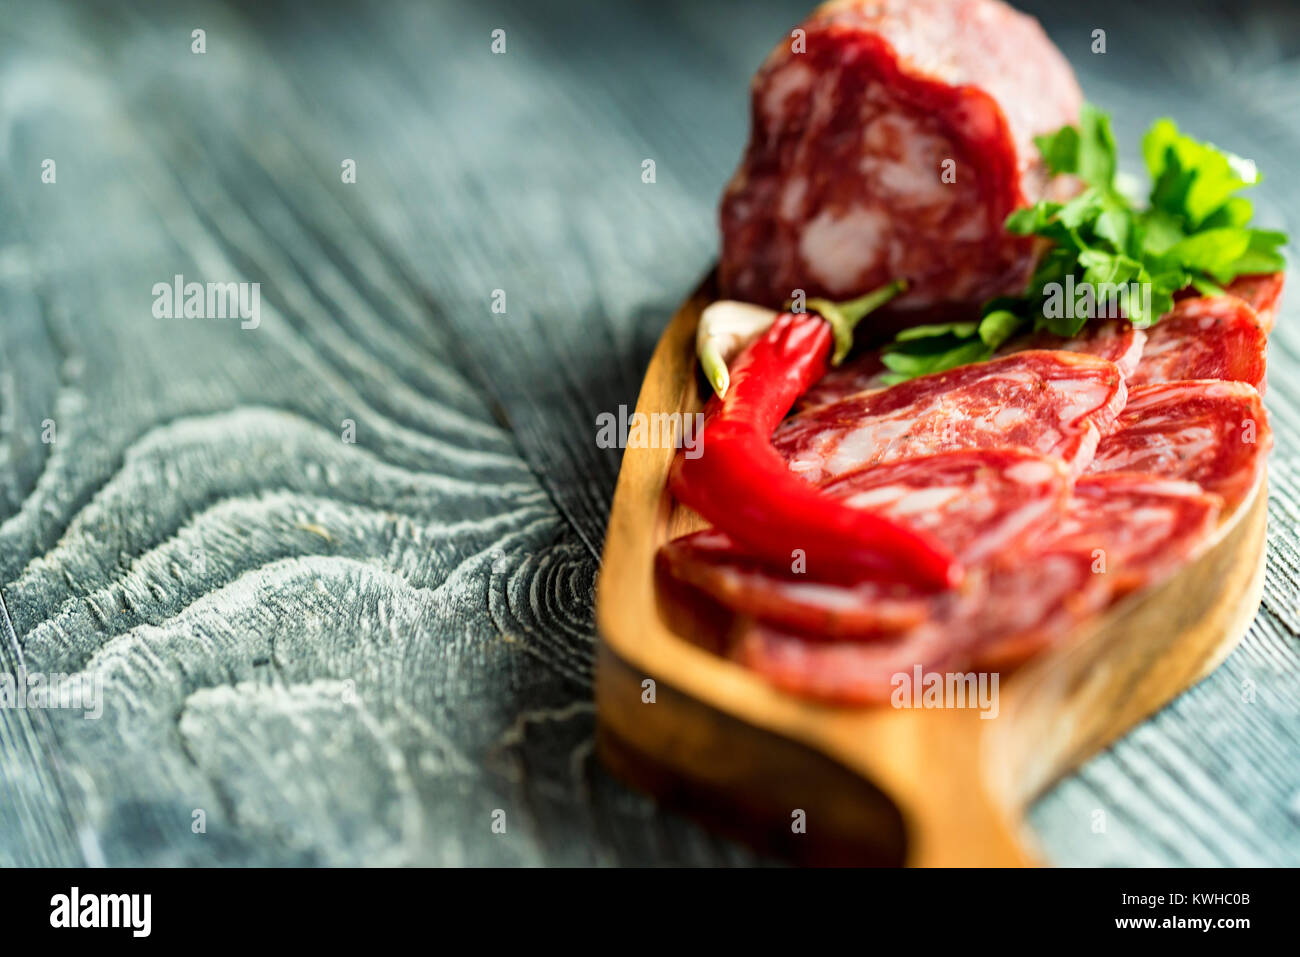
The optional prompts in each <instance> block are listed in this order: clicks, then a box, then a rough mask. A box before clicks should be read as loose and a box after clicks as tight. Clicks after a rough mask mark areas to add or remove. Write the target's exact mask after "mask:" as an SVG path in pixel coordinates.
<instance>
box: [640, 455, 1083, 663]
mask: <svg viewBox="0 0 1300 957" xmlns="http://www.w3.org/2000/svg"><path fill="white" fill-rule="evenodd" d="M1069 489H1070V477H1069V475H1068V473H1067V472H1066V470H1065V467H1064V465H1063V464H1062V463H1061V462H1060V461H1059V460H1058V459H1056V458H1053V457H1048V456H1041V455H1035V454H1033V453H1029V452H1022V451H1018V450H1014V449H1010V450H1005V449H1004V450H982V451H965V452H950V453H944V454H941V455H935V456H930V457H927V458H923V459H909V460H906V461H901V462H895V463H891V464H889V465H882V466H877V467H874V468H869V469H863V470H860V471H857V472H853V473H849V474H848V475H845V476H842V477H840V478H838V479H834V480H832V481H831V482H830V483H828V484H827V485H826V486H825V490H826V492H827V494H828V495H831V496H833V497H835V498H839V499H842V500H844V501H846V502H848V503H849V504H851V505H854V506H857V507H861V508H868V509H871V510H873V511H876V512H879V513H881V514H883V515H887V516H889V517H890V518H893V519H895V520H897V521H899V522H902V523H905V524H908V525H910V526H912V527H913V528H915V529H916V530H918V531H925V532H929V533H931V534H932V535H934V536H935V538H937V539H938V540H939V541H941V542H942V543H943V544H944V545H946V546H947V547H948V548H950V549H952V551H953V552H954V554H956V555H957V557H958V558H960V559H961V561H962V562H963V563H965V564H967V565H971V564H975V563H978V562H982V561H984V560H985V559H987V558H988V557H989V556H991V555H995V554H998V553H999V552H1002V551H1004V550H1007V549H1009V548H1011V547H1013V546H1014V545H1015V544H1016V543H1017V542H1019V541H1022V540H1024V539H1026V538H1029V537H1032V536H1033V535H1035V534H1036V533H1038V532H1040V531H1042V530H1044V529H1047V528H1050V527H1052V526H1053V525H1055V523H1056V522H1057V521H1059V519H1060V517H1061V516H1062V515H1063V514H1064V510H1065V507H1066V502H1067V501H1068V499H1069ZM797 547H798V543H797V542H791V552H792V562H791V567H790V568H785V569H772V568H769V567H764V566H763V565H762V564H760V563H759V562H758V561H756V560H754V559H753V558H751V557H750V556H748V555H747V554H746V553H745V552H744V551H743V549H741V548H740V547H739V546H738V545H736V544H735V543H734V542H733V541H732V540H731V539H730V538H728V537H727V536H726V535H724V534H722V533H721V532H717V531H713V530H708V531H703V532H696V533H694V534H692V535H687V536H684V537H682V538H678V539H675V540H674V541H672V542H669V543H668V544H667V545H665V546H664V547H663V548H662V549H661V551H660V562H661V564H662V566H663V568H664V570H665V571H666V572H667V573H668V574H669V575H671V576H673V577H674V578H676V579H678V580H680V581H684V582H686V583H687V584H689V585H693V586H695V587H697V588H700V589H703V590H704V591H705V592H706V593H708V594H709V595H711V596H712V597H713V598H714V599H715V600H716V601H718V602H720V603H721V604H723V605H725V606H726V607H728V608H731V609H732V610H734V611H737V612H739V613H742V614H746V615H750V616H752V617H754V618H756V619H759V620H761V621H764V622H767V623H769V624H772V625H775V626H779V627H783V628H791V629H796V630H800V631H804V632H811V633H814V634H819V635H823V636H825V637H827V638H837V639H839V638H862V637H866V636H870V635H875V634H882V633H889V632H897V631H900V630H902V629H904V628H909V627H912V626H914V625H916V624H918V623H920V622H921V621H922V620H924V619H925V618H927V617H931V616H933V615H934V613H935V612H934V600H933V597H932V596H930V595H927V594H926V593H924V592H920V591H917V590H915V589H909V588H906V587H904V586H899V585H887V584H883V583H877V582H863V583H860V584H858V585H856V586H853V587H835V586H833V585H830V584H827V583H823V582H821V581H819V580H818V578H819V575H818V569H816V568H814V567H808V566H806V564H799V563H798V562H797V561H795V560H794V559H795V558H796V552H795V549H796V548H797Z"/></svg>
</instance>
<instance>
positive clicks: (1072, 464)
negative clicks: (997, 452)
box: [772, 352, 1125, 483]
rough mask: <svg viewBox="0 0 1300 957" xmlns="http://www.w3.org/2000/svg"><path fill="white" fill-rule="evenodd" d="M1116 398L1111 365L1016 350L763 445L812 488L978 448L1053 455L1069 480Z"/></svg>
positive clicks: (818, 419)
mask: <svg viewBox="0 0 1300 957" xmlns="http://www.w3.org/2000/svg"><path fill="white" fill-rule="evenodd" d="M1124 399H1125V387H1124V379H1123V377H1122V376H1121V375H1120V374H1119V369H1117V368H1116V366H1115V364H1114V363H1113V362H1107V361H1106V360H1105V359H1098V358H1097V357H1095V356H1090V355H1084V354H1082V353H1075V352H1021V353H1017V354H1016V355H1013V356H1007V357H1005V358H1002V359H993V360H991V361H989V362H981V363H977V364H975V365H969V366H962V367H961V368H958V369H950V370H948V371H947V372H937V373H934V374H933V375H928V376H921V377H920V378H917V379H911V380H909V381H907V382H902V383H899V384H898V385H895V386H890V387H889V388H888V389H883V390H881V391H879V392H867V393H863V394H859V395H854V396H851V397H849V398H847V399H844V400H842V401H840V402H835V403H832V404H830V405H824V406H819V407H817V408H814V409H809V410H807V411H805V412H801V413H799V414H797V415H795V416H792V417H791V418H789V419H787V420H786V421H785V422H784V423H783V424H782V425H781V427H780V428H778V429H777V430H776V433H775V434H774V435H773V436H772V443H773V445H774V446H775V447H776V449H777V451H778V452H780V453H781V454H782V455H784V456H785V459H786V461H787V463H789V466H790V469H791V471H793V472H795V473H797V474H799V475H802V476H803V477H804V478H806V479H807V480H808V481H810V482H813V483H820V482H822V481H824V480H826V479H829V478H833V477H834V476H837V475H843V474H844V473H845V472H850V471H853V470H855V469H859V468H862V467H863V466H867V465H877V464H882V463H885V462H893V461H897V460H898V459H904V458H913V457H916V456H921V455H929V454H932V453H935V452H947V451H955V450H960V449H981V448H1019V449H1026V450H1028V451H1032V452H1038V453H1040V454H1045V455H1055V456H1057V457H1058V458H1060V459H1063V460H1064V461H1065V463H1066V465H1067V467H1068V468H1069V469H1070V470H1071V472H1073V473H1075V474H1077V473H1079V472H1081V471H1083V469H1084V468H1085V467H1086V466H1087V465H1088V463H1089V462H1090V461H1091V460H1092V455H1093V452H1094V451H1095V450H1096V448H1097V442H1098V440H1099V439H1100V437H1101V435H1102V433H1103V432H1104V431H1105V430H1107V429H1108V428H1109V427H1110V425H1111V423H1112V422H1113V421H1114V420H1115V417H1116V415H1118V414H1119V410H1120V409H1122V408H1123V407H1124Z"/></svg>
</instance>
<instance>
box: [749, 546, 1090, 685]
mask: <svg viewBox="0 0 1300 957" xmlns="http://www.w3.org/2000/svg"><path fill="white" fill-rule="evenodd" d="M1110 596H1111V590H1110V583H1109V581H1108V580H1107V579H1106V577H1105V576H1103V575H1099V574H1096V573H1094V572H1093V570H1092V560H1091V557H1090V556H1089V555H1086V554H1084V553H1082V552H1079V551H1076V550H1068V549H1066V550H1055V549H1048V550H1043V551H1036V552H1033V553H1021V554H1019V555H1018V557H1017V558H1016V560H1014V561H1003V562H999V563H996V564H995V565H994V566H993V567H991V568H989V569H981V570H979V571H977V573H976V574H975V575H972V576H970V580H969V581H968V582H967V584H966V586H965V587H964V589H963V593H962V594H961V595H960V596H958V597H957V598H955V599H954V598H947V599H945V600H944V601H943V604H942V605H941V606H939V605H936V608H935V614H933V615H932V616H931V617H930V618H929V619H928V620H927V621H925V622H924V623H922V624H920V625H918V626H917V627H915V628H912V629H910V630H908V631H907V632H904V633H902V634H899V635H895V636H891V637H889V638H888V639H885V640H875V641H859V642H826V641H818V640H817V639H816V638H815V637H811V636H806V635H802V634H797V633H791V632H788V631H785V632H783V631H779V630H774V629H772V628H769V627H767V626H764V625H761V624H754V625H750V626H749V627H747V628H746V629H745V630H743V632H742V634H741V637H740V638H739V639H738V641H737V642H736V644H735V647H734V649H733V652H732V654H733V657H735V658H736V659H737V660H739V661H741V662H743V663H744V664H745V665H746V666H747V667H749V668H752V669H753V670H755V671H757V672H758V673H760V674H762V675H763V676H764V677H766V678H767V679H768V680H769V681H771V682H772V683H773V684H775V685H777V686H778V687H780V688H783V689H785V690H787V691H791V692H793V693H796V694H800V695H804V696H807V697H812V698H817V699H819V700H822V701H826V702H828V703H832V704H845V705H872V704H883V703H885V702H887V701H888V700H889V696H890V693H891V691H892V685H893V681H894V678H895V676H896V675H899V674H906V675H909V676H910V675H911V674H912V671H913V669H914V668H916V667H917V666H920V667H921V668H922V670H923V671H937V670H953V671H966V670H967V669H971V668H975V669H979V670H983V671H1000V670H1002V669H1009V668H1012V667H1015V666H1016V665H1018V664H1020V663H1021V662H1023V661H1024V660H1025V659H1026V658H1028V657H1030V656H1031V655H1033V654H1035V653H1037V652H1039V651H1041V650H1042V649H1043V648H1045V647H1048V646H1050V645H1052V644H1053V643H1055V642H1058V641H1060V640H1061V639H1062V638H1064V637H1065V636H1066V635H1068V634H1069V633H1070V632H1071V631H1072V629H1073V628H1074V627H1075V626H1077V625H1078V624H1079V622H1081V621H1083V620H1085V619H1086V618H1088V617H1089V616H1091V615H1094V614H1096V613H1097V612H1098V611H1100V610H1101V609H1102V608H1104V607H1105V606H1106V604H1107V603H1108V602H1109V601H1110Z"/></svg>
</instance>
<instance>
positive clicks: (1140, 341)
mask: <svg viewBox="0 0 1300 957" xmlns="http://www.w3.org/2000/svg"><path fill="white" fill-rule="evenodd" d="M1146 341H1147V334H1146V333H1145V332H1143V331H1142V330H1141V329H1138V328H1137V327H1135V326H1134V325H1133V324H1132V323H1131V322H1128V321H1127V320H1124V319H1105V320H1101V321H1093V322H1090V323H1088V324H1087V325H1086V326H1084V327H1083V330H1082V331H1081V332H1080V333H1079V334H1078V335H1077V336H1075V337H1074V338H1072V339H1066V338H1064V337H1062V336H1054V335H1052V334H1051V333H1050V332H1038V333H1033V334H1031V335H1028V336H1021V337H1020V338H1017V339H1015V340H1013V341H1011V342H1008V343H1007V344H1006V345H1004V346H1003V347H1002V348H1001V349H1000V350H998V355H1000V356H1005V355H1012V354H1013V353H1016V352H1024V351H1025V350H1026V349H1064V350H1065V351H1066V352H1086V353H1087V354H1088V355H1091V356H1099V357H1101V358H1102V359H1109V360H1110V361H1111V362H1113V363H1115V365H1116V366H1117V367H1118V368H1119V371H1120V375H1122V376H1123V377H1124V378H1125V379H1129V378H1130V377H1131V376H1132V375H1133V373H1134V371H1136V369H1137V368H1138V361H1139V360H1140V359H1141V358H1142V350H1143V347H1144V346H1145V345H1146Z"/></svg>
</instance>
